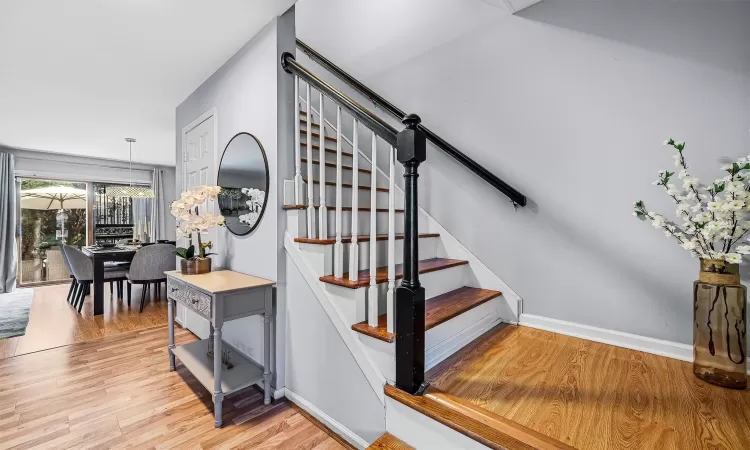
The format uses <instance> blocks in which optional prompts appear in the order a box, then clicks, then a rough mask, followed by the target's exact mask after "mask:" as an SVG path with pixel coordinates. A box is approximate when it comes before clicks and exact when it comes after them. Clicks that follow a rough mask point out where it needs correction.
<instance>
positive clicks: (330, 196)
mask: <svg viewBox="0 0 750 450" xmlns="http://www.w3.org/2000/svg"><path fill="white" fill-rule="evenodd" d="M332 181H334V180H332ZM313 192H314V195H313V197H314V198H315V204H316V205H319V204H320V183H315V184H314V185H313ZM376 192H377V200H376V201H377V205H378V207H379V208H387V207H388V192H382V191H376ZM341 193H342V196H341V197H342V198H341V206H352V188H349V187H343V186H342V187H341ZM357 195H358V200H359V206H360V207H369V206H370V190H369V189H357ZM399 197H400V196H397V198H396V208H403V200H400V198H399ZM399 200H400V201H399ZM326 205H327V206H329V207H333V206H335V205H336V186H329V185H326Z"/></svg>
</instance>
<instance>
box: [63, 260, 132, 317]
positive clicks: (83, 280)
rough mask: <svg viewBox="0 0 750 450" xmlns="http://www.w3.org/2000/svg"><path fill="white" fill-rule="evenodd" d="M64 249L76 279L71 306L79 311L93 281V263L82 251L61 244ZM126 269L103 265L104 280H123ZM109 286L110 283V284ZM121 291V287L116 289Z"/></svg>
mask: <svg viewBox="0 0 750 450" xmlns="http://www.w3.org/2000/svg"><path fill="white" fill-rule="evenodd" d="M63 248H64V249H65V256H67V258H68V263H69V264H70V268H71V269H72V270H73V275H74V276H75V278H76V280H77V281H78V287H77V288H76V291H75V294H74V297H73V298H74V302H75V303H73V307H75V308H77V309H78V312H79V313H80V312H81V309H82V308H83V300H84V297H85V296H86V295H87V293H89V292H90V291H91V284H92V283H93V282H94V263H93V262H92V261H91V259H89V257H88V256H86V255H84V254H83V252H82V251H80V250H78V249H77V248H75V247H71V246H69V245H65V246H63ZM126 274H127V271H125V270H123V269H121V268H119V267H115V266H112V267H105V269H104V281H105V282H106V281H109V282H110V283H111V282H114V281H119V282H121V281H124V280H126ZM110 287H111V285H110ZM118 291H122V289H118Z"/></svg>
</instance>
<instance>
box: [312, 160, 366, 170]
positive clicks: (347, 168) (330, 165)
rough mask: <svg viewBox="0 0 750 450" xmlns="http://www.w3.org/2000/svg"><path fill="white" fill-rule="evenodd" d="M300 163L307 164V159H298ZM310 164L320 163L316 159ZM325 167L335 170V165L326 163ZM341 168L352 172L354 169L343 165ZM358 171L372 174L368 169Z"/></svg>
mask: <svg viewBox="0 0 750 450" xmlns="http://www.w3.org/2000/svg"><path fill="white" fill-rule="evenodd" d="M300 161H301V162H303V163H307V158H300ZM312 163H313V164H316V165H320V161H318V160H317V159H314V160H313V162H312ZM326 167H333V168H334V169H335V168H336V163H333V162H326ZM341 168H342V169H344V170H354V168H353V167H352V166H345V165H343V164H342V165H341ZM359 171H360V172H361V173H372V171H371V170H370V169H359Z"/></svg>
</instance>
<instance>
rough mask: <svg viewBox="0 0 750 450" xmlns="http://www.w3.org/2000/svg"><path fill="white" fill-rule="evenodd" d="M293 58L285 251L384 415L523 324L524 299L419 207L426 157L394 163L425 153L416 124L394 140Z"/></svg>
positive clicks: (383, 127) (391, 133) (288, 64)
mask: <svg viewBox="0 0 750 450" xmlns="http://www.w3.org/2000/svg"><path fill="white" fill-rule="evenodd" d="M286 58H287V59H286V60H285V64H286V65H285V68H287V70H288V71H291V72H292V73H294V74H295V105H296V108H295V111H296V112H295V125H296V130H295V176H294V179H293V180H288V181H286V182H285V189H284V191H285V199H284V204H285V206H284V209H285V210H286V212H287V236H286V239H285V247H286V249H287V251H288V253H289V255H290V256H291V259H292V260H293V261H294V262H295V264H296V266H297V268H298V269H299V270H300V272H301V273H302V274H303V275H304V277H305V279H306V280H307V282H308V284H309V285H310V287H311V288H312V290H313V292H314V293H315V295H316V297H317V298H318V301H319V302H320V303H321V305H322V306H323V308H324V310H325V311H326V312H327V314H328V316H329V318H330V319H331V321H332V322H333V324H334V325H335V326H336V327H337V329H338V331H339V334H340V335H341V336H342V338H343V339H344V341H345V343H346V344H347V346H348V348H349V350H350V351H351V352H352V355H353V356H354V357H355V359H356V360H357V362H358V363H359V365H360V366H361V367H362V369H363V372H364V373H365V375H366V376H367V378H368V380H369V381H370V384H371V385H372V387H373V390H374V391H375V392H376V393H377V394H378V396H379V398H380V399H381V402H382V403H383V404H384V405H386V410H387V411H388V407H387V402H389V401H391V400H392V399H394V398H397V397H398V396H394V395H387V390H388V389H391V390H394V391H398V392H401V393H403V395H407V396H411V394H418V395H419V394H421V392H420V389H421V390H422V391H423V390H424V386H425V385H424V383H423V382H424V372H425V371H426V370H429V369H430V368H432V367H434V366H435V365H436V364H438V363H440V362H441V361H443V360H445V359H446V358H447V357H449V356H451V355H452V354H454V353H455V352H456V351H458V350H459V349H461V348H462V347H464V346H465V345H467V344H469V343H471V342H472V341H473V340H474V339H476V338H477V337H478V336H480V335H482V334H483V333H485V332H486V331H488V330H490V329H492V328H493V327H495V326H497V325H498V324H500V323H502V322H514V323H515V322H517V318H518V313H519V309H520V298H518V296H517V295H516V294H515V293H513V292H512V290H510V289H509V288H508V287H507V286H506V285H505V284H504V283H503V282H502V281H501V280H500V279H499V278H498V277H497V276H496V275H495V274H493V273H492V272H491V271H489V270H488V269H487V268H486V267H485V266H484V265H483V264H482V263H481V262H480V261H479V260H477V259H476V257H474V255H472V254H471V253H470V252H469V251H468V250H466V248H465V247H463V246H462V245H461V244H460V243H459V242H458V241H457V240H456V239H455V238H453V237H452V236H451V235H450V234H449V233H447V232H446V231H445V229H443V228H442V227H441V226H440V224H438V223H437V222H436V221H435V220H434V219H433V218H432V217H430V216H429V215H428V214H427V213H426V212H425V211H424V210H422V209H421V208H419V207H418V205H417V204H416V199H417V195H416V194H417V192H416V189H417V187H416V177H411V179H410V176H409V175H410V174H414V175H415V174H416V171H417V167H418V165H419V161H416V162H415V158H417V157H415V158H412V160H410V161H407V162H404V161H397V151H396V147H397V146H398V148H399V152H402V154H401V155H398V156H403V154H406V153H408V151H404V150H403V148H404V146H408V145H412V146H413V148H414V149H416V150H415V152H416V153H415V154H417V153H418V152H419V145H422V146H423V145H424V137H423V136H422V137H421V144H420V142H419V139H420V135H419V133H420V131H419V130H418V129H417V124H418V118H416V119H415V118H414V117H410V118H409V119H408V120H405V125H406V129H405V130H404V131H402V132H396V130H395V129H393V127H391V126H390V125H389V124H387V123H386V122H384V121H382V120H381V119H379V118H377V117H375V116H374V115H372V113H370V112H369V111H367V110H365V109H364V108H363V107H362V106H360V105H358V104H356V103H355V102H354V101H353V100H351V99H350V98H348V97H346V96H344V95H343V94H341V93H340V92H338V91H336V90H335V89H334V88H332V87H331V86H330V85H328V84H327V83H325V82H324V81H322V80H320V79H319V78H318V77H316V76H315V75H313V74H311V73H309V71H307V69H304V68H303V67H302V66H299V64H298V63H296V61H294V59H293V58H292V57H291V55H290V56H288V57H286ZM415 143H416V144H415ZM379 161H380V163H379ZM383 162H384V163H383ZM401 163H403V166H404V168H403V173H405V174H406V176H404V179H405V182H404V185H405V187H404V189H401V188H400V187H398V186H397V183H396V180H397V179H401V173H402V172H401V170H397V167H398V169H401V165H402V164H401ZM504 294H505V295H504ZM396 299H399V301H398V302H397V301H396ZM422 299H423V300H422ZM422 301H424V303H422ZM397 307H398V308H397ZM410 308H414V309H413V310H412V309H410ZM397 316H398V317H400V318H401V319H400V320H401V322H399V323H396V319H397ZM399 330H400V331H399ZM404 330H406V331H404ZM393 386H397V387H399V388H400V389H401V390H400V389H397V388H396V387H393ZM404 390H405V391H407V392H403V391H404ZM399 401H401V400H399ZM401 404H405V403H404V402H403V401H401ZM413 413H414V414H417V415H421V414H423V413H420V412H418V411H417V410H416V409H414V410H413ZM389 420H390V419H389V418H388V417H387V418H386V421H387V423H388V421H389ZM389 431H390V430H389ZM399 437H402V436H399ZM407 442H409V441H408V440H407ZM479 442H480V441H477V445H478V446H479V447H478V448H483V447H484V444H479Z"/></svg>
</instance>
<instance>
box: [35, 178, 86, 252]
mask: <svg viewBox="0 0 750 450" xmlns="http://www.w3.org/2000/svg"><path fill="white" fill-rule="evenodd" d="M21 208H22V209H41V210H58V211H57V215H56V216H55V218H56V219H57V225H58V231H57V238H58V239H60V240H61V241H62V242H63V243H65V241H66V240H67V234H68V233H67V232H66V230H65V222H66V221H67V220H68V213H66V212H65V210H66V209H85V208H86V191H85V190H83V189H78V188H74V187H71V186H47V187H43V188H37V189H29V190H21Z"/></svg>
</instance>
